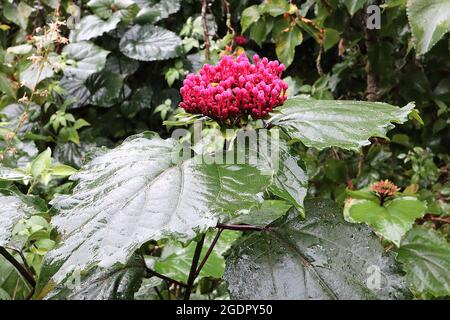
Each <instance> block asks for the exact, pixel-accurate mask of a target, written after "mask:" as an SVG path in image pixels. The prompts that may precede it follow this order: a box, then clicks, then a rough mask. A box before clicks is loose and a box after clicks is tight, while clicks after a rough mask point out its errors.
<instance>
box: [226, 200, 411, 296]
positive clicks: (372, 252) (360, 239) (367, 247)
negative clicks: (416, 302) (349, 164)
mask: <svg viewBox="0 0 450 320" xmlns="http://www.w3.org/2000/svg"><path fill="white" fill-rule="evenodd" d="M306 212H307V216H308V219H307V220H301V219H300V218H298V217H295V218H293V219H290V220H289V219H286V221H284V222H282V223H280V224H279V225H278V226H275V227H272V228H271V229H270V230H268V231H266V232H261V233H258V234H256V233H255V234H252V235H250V236H248V237H247V238H245V239H244V240H243V241H241V242H239V243H237V244H236V245H235V246H234V248H233V249H232V251H231V254H230V256H229V257H228V259H227V265H226V271H225V275H224V278H225V280H226V281H227V282H228V289H229V291H230V295H231V297H232V298H234V299H394V298H402V297H403V288H404V286H403V282H402V280H401V276H400V275H399V274H398V273H397V270H396V268H395V265H394V259H393V257H392V256H390V255H386V254H385V253H384V250H383V247H382V246H381V244H380V242H379V240H378V238H377V237H375V236H374V235H373V234H372V233H371V231H370V230H369V229H368V228H366V227H362V226H355V225H352V224H350V223H347V222H345V221H344V220H343V218H342V214H341V212H340V210H339V208H338V206H337V205H336V204H334V203H333V202H332V201H330V200H311V201H309V202H306ZM255 284H257V285H255Z"/></svg>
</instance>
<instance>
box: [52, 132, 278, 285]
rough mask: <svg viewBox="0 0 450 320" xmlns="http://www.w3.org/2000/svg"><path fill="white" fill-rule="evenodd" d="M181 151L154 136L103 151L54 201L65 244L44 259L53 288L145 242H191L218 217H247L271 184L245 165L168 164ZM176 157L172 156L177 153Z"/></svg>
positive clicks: (174, 143)
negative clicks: (50, 270) (51, 273)
mask: <svg viewBox="0 0 450 320" xmlns="http://www.w3.org/2000/svg"><path fill="white" fill-rule="evenodd" d="M178 148H179V144H178V142H177V141H175V140H173V139H168V140H163V139H161V138H159V137H158V136H157V135H156V134H154V133H146V134H143V135H137V136H133V137H131V138H129V139H127V140H126V141H125V142H124V143H123V144H122V145H120V146H119V147H117V148H116V149H113V150H109V151H104V152H103V153H102V154H99V155H98V156H97V157H95V158H94V159H93V160H92V161H90V162H88V163H87V164H86V165H85V166H84V167H83V168H82V169H81V170H80V171H79V172H78V173H77V174H76V175H74V176H73V177H72V179H74V180H77V181H78V184H77V186H76V187H75V189H74V192H73V194H72V195H65V196H59V197H57V198H56V199H55V200H54V201H53V206H54V208H55V209H57V210H58V211H59V214H58V215H56V216H55V217H53V219H52V223H53V225H54V226H56V227H57V229H58V231H59V232H60V233H61V234H62V237H63V241H62V243H61V245H60V246H59V247H58V248H56V249H55V250H53V251H51V252H49V254H48V256H47V259H48V265H52V266H58V267H57V268H56V267H55V268H54V272H55V273H56V274H55V275H54V277H53V279H54V280H55V282H60V281H61V280H63V279H64V278H65V277H66V275H67V274H69V273H71V272H72V271H73V270H74V269H77V270H83V269H85V268H87V267H89V266H92V265H95V264H98V265H99V266H101V267H108V266H112V265H114V264H115V263H125V261H126V260H127V258H128V257H129V256H130V255H131V253H132V252H133V251H134V250H136V249H137V248H138V247H139V246H140V245H141V244H143V243H144V242H146V241H148V240H151V239H155V240H158V239H163V238H176V239H177V240H180V241H183V240H189V239H192V238H193V237H194V236H195V235H196V234H197V232H201V231H205V230H206V229H208V228H209V227H212V226H214V225H216V223H217V221H218V219H219V218H220V217H221V216H222V215H227V216H228V215H234V214H236V213H237V212H238V211H240V210H248V209H250V208H251V207H253V206H255V205H257V204H258V203H259V202H260V201H261V194H260V192H262V191H263V190H264V189H265V188H266V187H267V186H268V184H269V183H270V178H269V177H267V176H263V175H261V174H260V173H259V171H258V170H257V169H256V168H253V167H250V166H247V165H215V164H212V165H206V164H198V163H197V162H196V160H195V159H188V160H185V161H181V162H174V161H173V159H172V156H173V155H174V154H175V153H176V152H178V151H179V150H178ZM176 154H177V153H176Z"/></svg>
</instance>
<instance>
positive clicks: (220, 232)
mask: <svg viewBox="0 0 450 320" xmlns="http://www.w3.org/2000/svg"><path fill="white" fill-rule="evenodd" d="M222 231H223V229H219V231H217V234H216V236H215V237H214V239H213V241H212V242H211V245H210V246H209V248H208V251H206V254H205V257H204V258H203V260H202V262H201V263H200V265H199V266H198V268H197V271H196V272H195V278H197V277H198V275H199V274H200V271H202V268H203V267H204V266H205V264H206V261H208V258H209V256H210V255H211V252H212V251H213V249H214V246H215V245H216V243H217V240H219V238H220V235H221V234H222Z"/></svg>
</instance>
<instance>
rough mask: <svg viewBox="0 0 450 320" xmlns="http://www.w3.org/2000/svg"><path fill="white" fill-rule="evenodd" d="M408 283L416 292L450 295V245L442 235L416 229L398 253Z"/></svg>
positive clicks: (424, 229)
mask: <svg viewBox="0 0 450 320" xmlns="http://www.w3.org/2000/svg"><path fill="white" fill-rule="evenodd" d="M397 252H398V256H397V260H398V261H399V262H401V263H402V264H403V269H404V270H405V272H406V280H407V281H408V283H409V284H410V286H411V287H412V289H413V291H414V292H417V293H428V294H431V295H432V296H434V297H444V296H449V295H450V272H449V270H450V243H449V242H448V241H447V239H445V237H444V236H442V235H440V234H439V233H438V232H436V231H434V230H432V229H428V228H426V227H422V226H416V227H414V228H413V229H412V230H411V231H409V232H408V234H407V235H406V238H405V239H404V240H403V241H402V244H401V247H400V248H399V249H398V250H397Z"/></svg>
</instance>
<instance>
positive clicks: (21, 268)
mask: <svg viewBox="0 0 450 320" xmlns="http://www.w3.org/2000/svg"><path fill="white" fill-rule="evenodd" d="M0 254H1V255H2V256H4V257H5V259H6V260H8V261H9V262H10V263H11V264H12V265H13V266H14V267H15V268H16V270H17V271H18V272H19V273H20V274H21V275H22V277H24V278H25V280H26V281H27V282H28V283H29V284H30V286H31V287H32V288H33V290H34V288H35V287H36V280H34V277H33V275H32V274H31V273H28V271H27V269H25V267H24V266H22V265H21V264H20V262H18V261H17V260H16V259H14V257H13V256H12V255H11V254H10V253H9V252H8V250H6V249H5V248H4V247H0Z"/></svg>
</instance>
